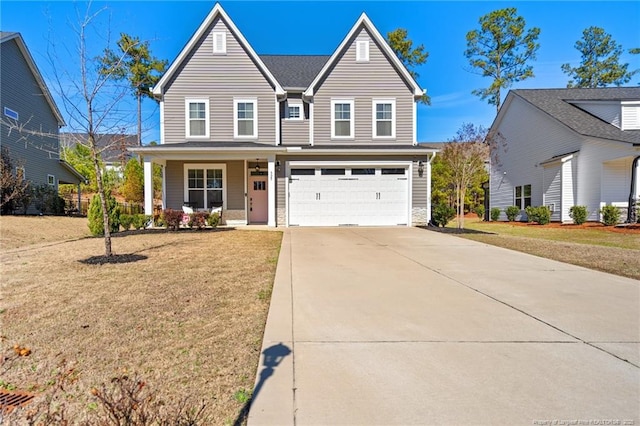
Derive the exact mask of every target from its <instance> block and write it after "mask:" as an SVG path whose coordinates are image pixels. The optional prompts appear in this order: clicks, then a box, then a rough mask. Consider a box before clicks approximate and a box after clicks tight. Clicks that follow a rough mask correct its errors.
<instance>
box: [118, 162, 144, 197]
mask: <svg viewBox="0 0 640 426" xmlns="http://www.w3.org/2000/svg"><path fill="white" fill-rule="evenodd" d="M120 193H121V194H122V196H123V197H124V199H125V200H126V201H130V202H133V203H142V202H143V201H144V170H143V169H142V166H141V165H140V162H139V161H138V159H137V158H131V159H130V160H129V161H127V165H126V166H125V168H124V182H123V183H122V188H121V189H120Z"/></svg>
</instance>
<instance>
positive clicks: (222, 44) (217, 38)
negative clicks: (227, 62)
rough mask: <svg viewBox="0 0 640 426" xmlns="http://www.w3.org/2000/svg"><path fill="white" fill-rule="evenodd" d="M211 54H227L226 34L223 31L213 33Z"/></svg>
mask: <svg viewBox="0 0 640 426" xmlns="http://www.w3.org/2000/svg"><path fill="white" fill-rule="evenodd" d="M213 53H227V33H226V32H224V31H214V32H213Z"/></svg>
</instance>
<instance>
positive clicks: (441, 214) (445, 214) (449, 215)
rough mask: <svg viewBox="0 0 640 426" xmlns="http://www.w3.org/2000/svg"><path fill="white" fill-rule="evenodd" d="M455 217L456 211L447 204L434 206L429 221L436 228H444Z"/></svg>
mask: <svg viewBox="0 0 640 426" xmlns="http://www.w3.org/2000/svg"><path fill="white" fill-rule="evenodd" d="M454 217H456V209H454V208H453V207H450V206H448V205H447V204H436V205H435V206H434V208H433V214H432V215H431V220H432V222H433V223H434V224H435V225H436V226H443V227H444V226H446V225H447V223H449V222H450V221H451V220H453V218H454Z"/></svg>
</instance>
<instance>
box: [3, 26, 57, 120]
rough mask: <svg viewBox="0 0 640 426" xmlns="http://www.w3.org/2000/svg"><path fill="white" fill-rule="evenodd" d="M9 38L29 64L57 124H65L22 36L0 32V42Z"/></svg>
mask: <svg viewBox="0 0 640 426" xmlns="http://www.w3.org/2000/svg"><path fill="white" fill-rule="evenodd" d="M10 40H14V41H15V43H16V44H17V45H18V49H19V50H20V52H21V53H22V57H23V58H24V60H25V62H26V63H27V65H28V66H29V69H30V70H31V74H33V77H34V78H35V79H36V81H37V82H38V86H40V90H42V93H43V94H44V98H45V99H46V101H47V103H48V104H49V108H51V112H53V115H54V116H55V117H56V120H57V121H58V125H59V126H60V127H62V126H64V125H66V123H65V121H64V118H62V114H61V113H60V110H59V109H58V106H57V105H56V103H55V101H54V100H53V96H51V92H49V88H48V87H47V85H46V84H45V82H44V78H42V74H40V70H38V66H37V65H36V63H35V61H34V60H33V57H32V56H31V53H30V52H29V49H28V48H27V45H26V44H25V42H24V40H23V38H22V35H20V33H15V32H6V31H2V32H0V44H2V43H5V42H8V41H10Z"/></svg>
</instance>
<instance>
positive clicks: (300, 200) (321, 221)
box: [289, 166, 409, 226]
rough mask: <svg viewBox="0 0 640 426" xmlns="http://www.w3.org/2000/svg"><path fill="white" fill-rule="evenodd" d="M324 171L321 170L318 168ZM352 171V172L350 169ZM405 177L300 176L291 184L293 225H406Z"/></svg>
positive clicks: (406, 195) (406, 190) (378, 174)
mask: <svg viewBox="0 0 640 426" xmlns="http://www.w3.org/2000/svg"><path fill="white" fill-rule="evenodd" d="M318 167H320V166H318ZM347 170H349V169H347ZM406 174H407V171H406V170H405V175H404V176H403V175H398V174H389V175H382V174H380V171H379V170H378V173H377V174H376V175H357V176H351V175H350V172H348V171H347V172H346V174H345V175H320V174H316V175H306V176H296V177H295V178H293V179H291V181H290V183H289V224H290V225H300V226H339V225H361V226H376V225H399V224H403V225H406V224H407V223H408V210H409V208H408V206H409V187H408V179H407V178H406Z"/></svg>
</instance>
